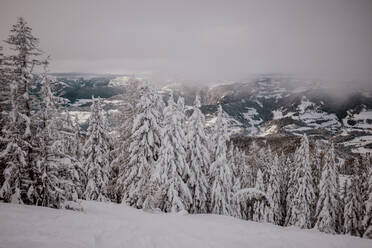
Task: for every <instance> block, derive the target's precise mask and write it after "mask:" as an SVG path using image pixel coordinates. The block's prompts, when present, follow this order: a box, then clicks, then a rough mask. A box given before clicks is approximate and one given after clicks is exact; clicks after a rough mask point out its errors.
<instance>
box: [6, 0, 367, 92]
mask: <svg viewBox="0 0 372 248" xmlns="http://www.w3.org/2000/svg"><path fill="white" fill-rule="evenodd" d="M18 16H23V17H25V19H26V21H28V23H29V24H30V26H31V27H32V28H33V30H34V34H35V35H36V36H37V37H39V38H40V46H41V48H42V49H43V50H44V51H45V52H46V53H47V54H50V55H51V57H52V63H51V69H52V70H53V71H59V72H61V71H81V72H97V73H102V72H108V73H124V72H130V73H133V72H134V73H138V72H146V73H153V74H156V75H164V76H174V75H178V76H182V77H186V78H190V79H203V80H214V79H235V80H236V79H239V78H243V77H246V76H247V75H249V74H251V73H267V72H281V73H295V74H301V75H302V74H304V75H314V76H321V77H323V76H324V77H330V78H333V79H340V78H343V79H346V80H351V79H357V81H358V82H359V81H363V83H364V84H367V85H368V84H372V81H371V80H372V0H272V1H265V0H257V1H249V0H246V1H234V0H230V1H218V0H215V1H207V0H198V1H193V0H185V1H177V0H166V1H159V0H156V1H155V0H149V1H140V0H136V1H124V0H122V1H113V0H111V1H103V0H86V1H82V0H44V1H42V0H0V38H1V40H4V39H6V37H7V35H8V31H9V29H10V26H11V25H12V24H13V23H14V22H15V21H16V17H18ZM368 80H369V81H368Z"/></svg>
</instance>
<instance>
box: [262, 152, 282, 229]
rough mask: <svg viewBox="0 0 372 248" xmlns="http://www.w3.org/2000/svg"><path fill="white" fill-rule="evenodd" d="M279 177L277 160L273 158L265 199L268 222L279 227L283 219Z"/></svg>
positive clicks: (276, 157) (275, 157)
mask: <svg viewBox="0 0 372 248" xmlns="http://www.w3.org/2000/svg"><path fill="white" fill-rule="evenodd" d="M281 184H282V182H281V177H280V172H279V159H278V156H277V155H275V156H274V160H273V164H272V166H271V167H270V170H269V183H268V186H267V193H266V195H267V199H268V201H269V204H270V206H269V207H267V208H266V215H267V218H268V222H270V223H273V224H276V225H280V224H281V222H282V218H283V216H282V215H283V209H282V205H281Z"/></svg>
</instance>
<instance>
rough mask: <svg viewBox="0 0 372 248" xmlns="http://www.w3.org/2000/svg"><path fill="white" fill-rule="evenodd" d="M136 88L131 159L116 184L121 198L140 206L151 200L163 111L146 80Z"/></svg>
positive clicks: (148, 204)
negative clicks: (137, 98)
mask: <svg viewBox="0 0 372 248" xmlns="http://www.w3.org/2000/svg"><path fill="white" fill-rule="evenodd" d="M139 90H140V96H141V97H140V99H139V101H138V103H137V105H136V112H137V114H136V116H135V118H134V121H133V128H132V131H131V132H132V136H131V144H130V147H129V157H130V160H129V162H128V166H127V167H126V169H125V170H121V171H120V174H119V178H118V180H117V183H116V188H117V190H118V192H119V194H120V195H121V197H122V202H125V203H127V204H129V205H131V206H134V207H137V208H142V207H148V206H150V205H151V204H152V202H153V201H154V199H153V194H154V188H153V184H152V181H151V174H152V173H153V170H154V166H155V162H156V161H157V160H158V156H159V149H160V145H161V142H160V141H161V122H162V115H161V113H160V112H159V105H160V104H159V103H158V101H159V100H160V98H159V97H158V96H157V94H156V92H155V91H154V90H153V89H152V88H151V87H150V86H149V85H147V84H145V85H143V86H142V87H141V88H140V89H139Z"/></svg>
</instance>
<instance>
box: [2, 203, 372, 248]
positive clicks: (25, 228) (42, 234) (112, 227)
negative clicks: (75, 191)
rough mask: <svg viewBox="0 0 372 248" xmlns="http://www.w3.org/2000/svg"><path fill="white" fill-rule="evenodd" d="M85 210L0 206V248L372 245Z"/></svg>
mask: <svg viewBox="0 0 372 248" xmlns="http://www.w3.org/2000/svg"><path fill="white" fill-rule="evenodd" d="M83 207H84V211H83V212H78V211H69V210H55V209H50V208H44V207H35V206H25V205H16V204H7V203H0V220H1V225H0V247H1V248H13V247H29V248H33V247H36V248H42V247H48V248H50V247H63V248H69V247H71V248H83V247H87V248H92V247H96V248H99V247H105V248H110V247H130V248H131V247H133V248H134V247H135V248H141V247H161V248H166V247H177V248H181V247H187V248H189V247H194V248H196V247H203V248H205V247H223V248H226V247H285V248H290V247H296V248H297V247H317V248H321V247H338V248H342V247H345V248H346V247H355V248H356V247H358V248H359V247H361V248H362V247H372V241H371V240H368V239H361V238H356V237H351V236H345V235H328V234H324V233H320V232H317V231H315V230H301V229H298V228H295V227H280V226H275V225H271V224H261V223H256V222H252V221H244V220H240V219H236V218H232V217H227V216H218V215H212V214H208V215H188V214H185V213H182V214H165V213H149V212H145V211H143V210H137V209H134V208H130V207H127V206H126V205H118V204H114V203H99V202H93V201H84V202H83Z"/></svg>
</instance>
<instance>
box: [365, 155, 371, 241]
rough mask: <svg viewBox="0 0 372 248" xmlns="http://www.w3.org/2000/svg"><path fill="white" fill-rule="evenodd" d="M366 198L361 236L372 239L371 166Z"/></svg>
mask: <svg viewBox="0 0 372 248" xmlns="http://www.w3.org/2000/svg"><path fill="white" fill-rule="evenodd" d="M370 161H371V160H370V159H369V162H370ZM367 193H368V198H367V201H366V203H365V209H366V211H365V215H364V219H363V226H364V230H365V231H364V234H363V238H368V239H372V166H371V164H369V167H368V190H367Z"/></svg>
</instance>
